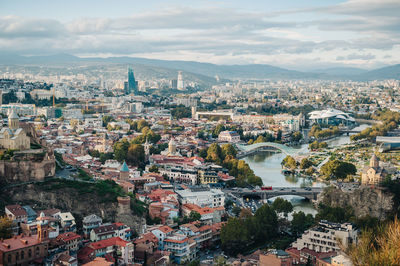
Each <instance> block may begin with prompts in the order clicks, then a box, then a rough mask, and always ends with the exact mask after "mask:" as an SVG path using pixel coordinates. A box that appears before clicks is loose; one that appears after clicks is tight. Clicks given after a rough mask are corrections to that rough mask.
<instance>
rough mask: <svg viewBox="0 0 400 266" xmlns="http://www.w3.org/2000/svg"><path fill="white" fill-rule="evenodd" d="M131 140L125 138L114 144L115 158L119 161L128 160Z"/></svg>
mask: <svg viewBox="0 0 400 266" xmlns="http://www.w3.org/2000/svg"><path fill="white" fill-rule="evenodd" d="M128 149H129V142H128V141H127V140H126V139H125V138H124V139H122V140H120V141H118V142H116V143H115V144H114V158H115V160H117V161H118V162H123V161H126V159H127V154H128Z"/></svg>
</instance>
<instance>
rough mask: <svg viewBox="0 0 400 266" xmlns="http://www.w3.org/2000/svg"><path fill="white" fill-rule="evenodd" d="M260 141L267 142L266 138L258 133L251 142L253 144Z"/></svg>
mask: <svg viewBox="0 0 400 266" xmlns="http://www.w3.org/2000/svg"><path fill="white" fill-rule="evenodd" d="M262 142H267V138H266V137H264V136H263V135H260V136H258V137H257V139H256V140H255V141H254V142H253V144H255V143H262Z"/></svg>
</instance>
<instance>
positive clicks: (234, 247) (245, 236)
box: [221, 218, 251, 255]
mask: <svg viewBox="0 0 400 266" xmlns="http://www.w3.org/2000/svg"><path fill="white" fill-rule="evenodd" d="M249 244H251V243H250V235H249V231H248V229H247V227H246V226H244V220H241V219H239V218H230V219H229V220H228V222H227V223H226V224H225V225H224V226H222V228H221V247H222V249H223V250H224V251H225V252H226V253H228V254H230V255H236V254H238V253H239V252H242V251H243V250H244V248H246V247H247V246H248V245H249Z"/></svg>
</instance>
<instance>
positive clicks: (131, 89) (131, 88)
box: [124, 68, 138, 95]
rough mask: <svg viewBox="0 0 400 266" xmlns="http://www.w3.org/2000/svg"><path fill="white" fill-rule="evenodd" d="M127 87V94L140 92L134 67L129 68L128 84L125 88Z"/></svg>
mask: <svg viewBox="0 0 400 266" xmlns="http://www.w3.org/2000/svg"><path fill="white" fill-rule="evenodd" d="M124 89H125V94H127V95H128V94H131V93H133V94H135V95H137V93H138V88H137V84H136V80H135V76H134V75H133V69H132V68H128V86H127V87H125V88H124Z"/></svg>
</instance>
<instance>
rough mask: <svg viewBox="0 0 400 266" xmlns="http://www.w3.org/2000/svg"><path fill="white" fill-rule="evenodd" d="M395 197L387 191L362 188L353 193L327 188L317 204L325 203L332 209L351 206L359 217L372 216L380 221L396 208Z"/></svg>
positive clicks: (320, 195) (319, 196)
mask: <svg viewBox="0 0 400 266" xmlns="http://www.w3.org/2000/svg"><path fill="white" fill-rule="evenodd" d="M393 197H394V195H393V194H392V193H390V192H388V191H386V190H382V189H373V188H369V187H360V188H358V189H356V190H354V191H351V192H344V191H342V190H340V189H338V188H334V187H329V188H326V189H325V190H324V191H323V192H322V193H321V194H319V195H318V199H317V204H319V203H323V204H325V205H329V206H332V207H342V208H344V207H346V206H350V207H352V208H353V210H354V214H355V215H356V216H357V217H364V216H366V215H370V216H372V217H377V218H378V219H380V220H383V219H385V218H386V217H387V216H388V215H389V214H390V213H391V212H393V208H394V201H393Z"/></svg>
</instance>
